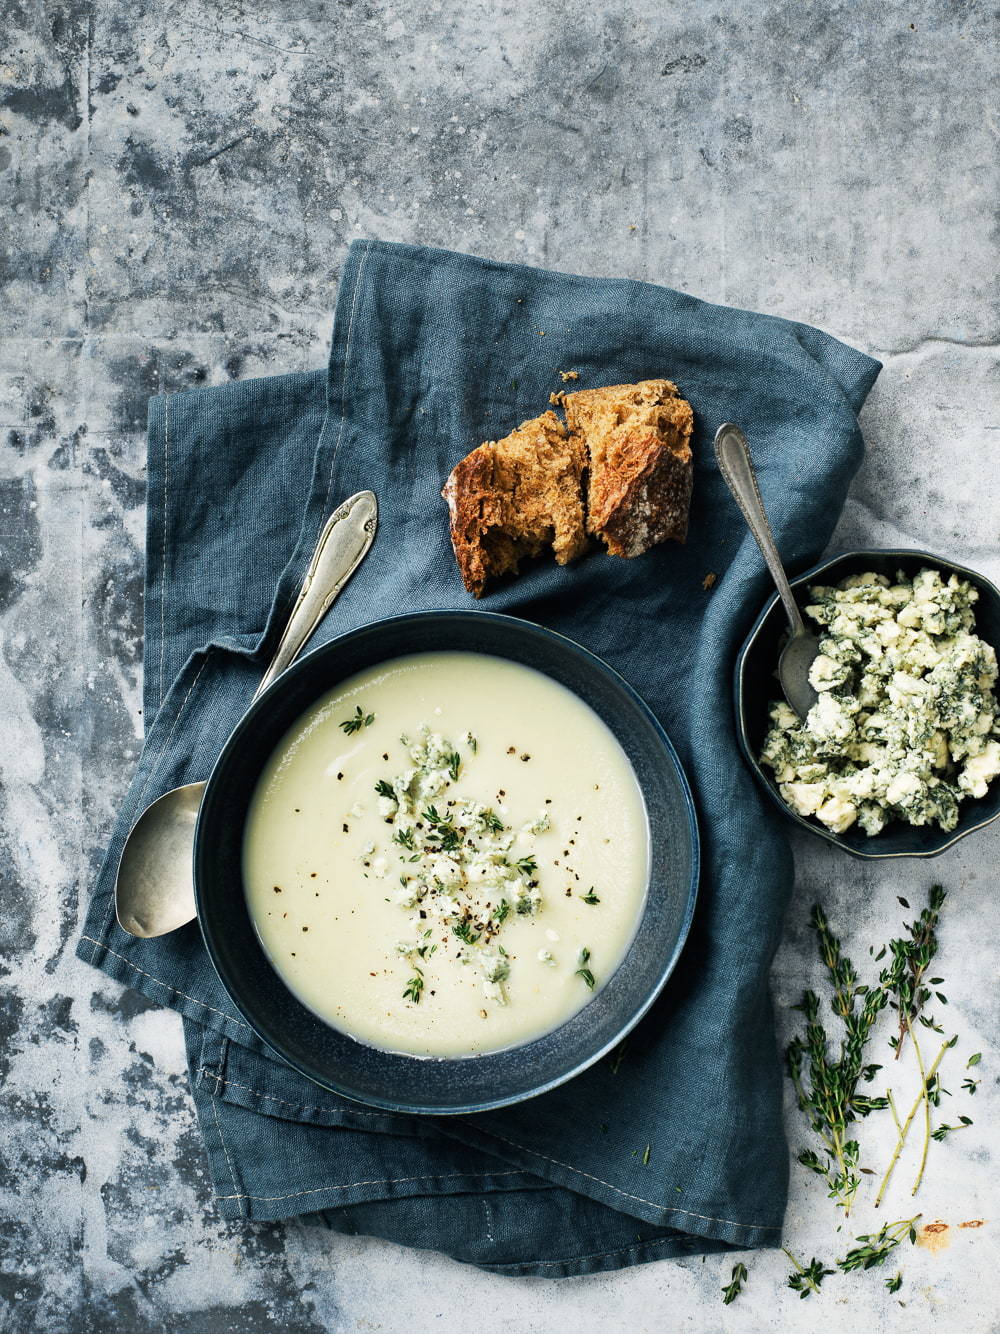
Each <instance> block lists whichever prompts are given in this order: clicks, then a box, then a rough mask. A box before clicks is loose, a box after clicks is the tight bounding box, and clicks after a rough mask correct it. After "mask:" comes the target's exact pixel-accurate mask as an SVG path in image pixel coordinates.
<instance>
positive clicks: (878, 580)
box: [761, 569, 1000, 835]
mask: <svg viewBox="0 0 1000 1334" xmlns="http://www.w3.org/2000/svg"><path fill="white" fill-rule="evenodd" d="M809 592H810V596H811V598H812V600H813V601H812V605H810V606H808V607H807V608H806V612H807V614H808V615H809V616H810V617H811V618H812V619H813V620H814V621H815V622H816V623H817V624H818V625H819V626H820V627H821V628H822V631H823V633H822V635H821V638H820V644H819V647H820V652H819V655H818V657H817V658H816V659H815V660H814V662H813V665H812V669H811V672H810V681H811V682H812V684H813V686H814V688H815V689H816V690H817V691H818V692H819V699H818V701H817V703H816V704H815V705H814V706H813V708H812V709H811V710H810V711H809V715H808V717H807V718H806V719H805V720H804V721H802V720H800V719H799V718H798V717H797V715H796V714H795V713H794V712H793V711H792V710H791V709H790V708H789V707H788V705H787V704H785V703H784V702H782V701H778V702H776V703H774V704H772V706H771V722H772V727H771V729H770V731H769V732H768V735H767V737H766V739H765V742H764V747H763V750H762V752H761V762H762V763H763V764H765V765H767V766H768V767H770V768H771V769H772V770H773V771H774V776H775V780H776V782H777V784H778V790H779V791H780V792H781V795H782V796H783V797H784V799H785V801H786V802H788V804H789V806H791V807H792V809H793V810H796V811H798V812H799V813H800V814H802V815H812V816H815V817H816V819H818V820H819V821H820V822H821V823H823V824H824V825H826V826H827V828H829V829H832V830H834V831H836V832H837V833H841V832H843V831H844V830H845V829H849V828H850V827H851V825H853V824H854V823H855V822H857V823H858V824H859V825H860V827H861V828H862V829H863V830H864V831H865V833H866V834H869V835H874V834H878V833H879V832H880V831H881V830H882V829H883V828H884V827H885V826H886V824H887V823H888V822H889V821H890V820H901V821H904V822H906V823H908V824H912V825H925V824H937V825H939V826H940V827H941V828H942V829H945V830H950V829H954V827H955V825H956V823H957V822H958V808H959V803H960V802H961V801H963V800H964V799H966V798H967V797H982V796H985V794H986V791H987V787H988V785H989V784H990V783H991V782H992V781H993V780H994V779H995V778H996V777H997V776H998V775H1000V711H998V704H997V697H996V694H995V687H996V681H997V659H996V653H995V651H994V649H993V648H992V647H991V646H990V645H989V644H987V643H985V642H984V641H983V640H982V639H981V638H980V637H979V636H978V635H977V634H976V633H975V615H974V606H975V603H976V600H977V598H978V593H977V591H976V589H975V588H973V587H972V586H971V585H970V584H969V583H968V581H966V580H964V579H960V578H959V577H958V576H957V575H955V574H952V575H950V576H949V577H948V578H947V579H943V578H942V576H941V573H940V572H939V571H938V570H932V569H924V570H921V571H920V572H919V573H918V574H917V575H916V576H915V577H914V578H913V579H912V580H911V579H908V578H906V577H905V576H904V575H903V574H899V575H898V576H897V579H896V581H895V583H893V582H891V581H890V580H889V579H887V578H885V577H884V576H882V575H878V574H872V573H869V574H861V575H856V576H854V577H852V578H849V579H846V580H844V581H843V582H842V583H841V584H840V585H839V586H837V587H836V588H830V587H824V586H817V587H814V588H811V589H810V590H809Z"/></svg>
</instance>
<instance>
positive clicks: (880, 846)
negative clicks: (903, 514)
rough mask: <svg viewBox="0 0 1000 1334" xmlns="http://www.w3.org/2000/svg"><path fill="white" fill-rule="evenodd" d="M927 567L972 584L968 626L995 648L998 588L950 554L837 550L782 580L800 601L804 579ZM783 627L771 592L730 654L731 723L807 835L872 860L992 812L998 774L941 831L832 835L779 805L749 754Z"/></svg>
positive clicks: (944, 841) (771, 691)
mask: <svg viewBox="0 0 1000 1334" xmlns="http://www.w3.org/2000/svg"><path fill="white" fill-rule="evenodd" d="M928 567H929V568H931V569H938V570H943V571H944V572H945V573H947V574H951V573H954V574H957V575H959V576H960V577H961V578H963V579H967V580H968V581H969V583H970V584H972V585H973V586H974V587H975V588H976V589H978V591H979V601H978V602H977V603H976V607H975V611H976V633H977V634H978V635H979V636H980V638H982V639H985V641H986V642H987V644H991V645H992V646H993V648H995V649H1000V589H997V588H996V587H995V586H994V585H993V584H991V583H990V581H989V580H988V579H986V578H984V577H983V576H982V575H981V574H977V573H976V572H975V570H967V569H966V568H965V566H964V565H956V564H955V562H954V561H950V560H945V559H944V558H943V557H941V556H932V555H931V554H930V552H927V551H896V550H888V551H848V552H846V553H845V554H844V555H842V556H833V557H831V558H830V559H829V560H825V561H823V562H822V563H821V564H819V565H814V566H813V568H812V569H811V570H806V572H805V574H800V575H799V576H798V578H796V579H792V580H791V581H790V582H791V585H792V588H793V589H795V590H796V592H797V593H798V591H799V590H801V594H802V595H801V597H800V598H799V605H800V606H802V605H804V604H805V602H806V600H807V594H806V589H807V587H808V585H809V584H816V583H820V584H838V583H840V581H841V580H842V579H846V578H848V577H849V576H850V575H852V574H864V573H866V572H867V571H869V570H871V571H873V572H874V573H875V574H884V575H886V576H887V577H888V578H890V579H895V577H896V572H897V570H902V571H903V572H904V573H905V574H906V575H908V576H910V577H911V578H912V577H913V575H915V574H917V573H918V572H919V571H920V570H922V569H925V568H928ZM786 629H787V622H786V621H785V615H784V611H783V610H782V607H781V604H780V602H779V601H778V596H777V594H775V595H774V597H773V598H771V600H770V602H768V604H767V606H766V607H765V608H764V610H763V611H762V612H761V613H760V615H759V616H758V617H757V620H756V622H755V623H754V626H753V629H752V630H751V631H750V633H749V635H748V636H747V638H746V642H745V643H744V645H743V647H742V649H741V650H740V653H739V657H738V658H737V659H736V673H735V681H734V693H735V704H736V727H737V732H738V735H739V741H740V746H741V747H742V750H743V754H744V755H745V756H746V758H747V761H748V763H749V765H750V767H751V769H753V771H754V773H755V774H756V775H757V777H758V778H759V779H760V781H761V783H762V784H763V786H764V790H765V792H767V794H768V796H769V797H770V798H771V800H772V801H773V802H774V803H775V805H776V806H778V807H780V809H781V810H782V811H784V813H785V815H787V816H788V818H789V819H790V820H794V821H795V823H796V824H797V825H801V827H802V828H803V829H808V830H809V832H810V833H811V834H819V836H820V838H825V839H826V840H827V842H828V843H835V844H836V845H837V847H838V848H843V849H844V851H845V852H849V853H851V855H852V856H854V857H867V858H870V859H875V858H880V857H936V856H937V855H938V854H939V853H941V852H944V850H945V848H950V847H951V845H952V844H953V843H957V842H958V840H959V839H960V838H965V837H966V835H967V834H972V833H974V832H975V831H976V830H977V829H982V828H983V826H984V825H988V824H990V823H991V822H992V821H993V820H995V819H996V818H997V816H1000V780H997V781H995V782H994V783H992V784H991V785H990V787H989V789H988V791H987V793H986V796H985V797H980V798H977V799H975V800H966V801H963V802H962V803H961V804H960V805H959V808H958V811H959V817H958V824H957V826H956V827H955V828H954V829H952V830H951V831H950V832H948V833H946V832H945V831H944V830H943V829H939V828H938V827H937V826H936V825H935V826H929V825H924V826H915V825H907V824H902V823H900V822H899V821H898V820H897V821H893V822H892V823H891V824H888V825H886V827H885V828H884V829H883V830H882V832H881V833H880V834H875V835H873V836H872V837H869V836H868V835H867V834H866V833H865V832H864V830H863V829H859V828H858V827H857V826H852V827H851V828H850V829H847V830H845V832H844V833H842V834H835V833H833V832H832V830H829V829H827V828H826V826H825V825H821V824H820V823H819V821H818V820H814V819H812V818H811V817H810V816H805V815H799V814H798V812H797V811H793V810H792V809H791V807H790V806H787V805H786V804H785V802H784V800H783V799H782V796H781V793H780V792H779V791H778V786H777V784H776V783H775V781H774V777H773V775H772V773H771V771H770V770H769V769H765V768H763V767H762V766H761V765H760V764H759V763H758V759H757V757H758V755H759V754H760V751H761V747H762V746H763V744H764V737H765V736H766V734H767V730H768V725H769V719H768V707H769V705H770V704H771V701H772V700H775V699H780V698H781V687H780V686H779V684H778V677H777V664H778V653H779V652H780V648H781V641H782V637H783V635H784V634H785V631H786Z"/></svg>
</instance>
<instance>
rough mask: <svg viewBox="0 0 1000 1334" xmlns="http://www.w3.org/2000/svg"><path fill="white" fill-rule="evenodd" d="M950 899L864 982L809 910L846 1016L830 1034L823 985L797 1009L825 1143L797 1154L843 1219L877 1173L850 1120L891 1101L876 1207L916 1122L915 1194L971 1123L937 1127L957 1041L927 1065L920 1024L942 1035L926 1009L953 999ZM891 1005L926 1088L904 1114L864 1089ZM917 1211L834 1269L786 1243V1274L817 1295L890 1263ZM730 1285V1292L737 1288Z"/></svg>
mask: <svg viewBox="0 0 1000 1334" xmlns="http://www.w3.org/2000/svg"><path fill="white" fill-rule="evenodd" d="M945 899H946V894H945V891H944V890H943V889H942V888H941V886H940V885H935V886H933V887H932V888H931V890H930V891H929V894H928V900H927V906H926V907H925V908H924V909H923V910H922V911H921V912H920V914H919V915H918V917H917V918H916V920H915V921H914V922H912V923H909V922H908V923H905V924H904V927H903V931H902V933H901V934H900V936H899V937H898V938H897V939H894V940H890V941H889V943H888V944H886V945H884V946H882V948H881V949H879V950H878V951H877V952H876V951H875V949H874V947H873V948H872V949H871V950H870V951H869V952H870V954H871V956H872V959H873V960H874V961H875V962H876V963H881V962H882V961H883V960H887V962H886V963H885V965H884V966H883V967H882V970H881V971H880V973H879V974H878V980H877V982H873V983H870V984H869V983H862V982H860V981H859V979H858V972H857V969H856V968H855V967H854V965H853V963H852V962H851V960H850V959H848V958H847V957H846V956H845V954H844V952H843V949H842V946H841V942H840V940H839V939H838V938H837V937H836V936H835V935H834V934H833V932H832V931H831V929H830V926H829V923H828V922H827V920H826V916H825V914H824V913H823V910H822V909H821V908H820V907H818V906H817V907H814V908H813V910H812V913H811V916H810V925H811V926H812V928H813V930H814V932H815V934H816V941H817V945H818V948H819V956H820V959H821V960H822V962H823V965H824V968H825V970H826V975H827V979H828V981H829V984H830V989H831V992H832V994H831V995H830V998H829V1004H830V1008H831V1010H832V1011H833V1013H834V1014H835V1015H836V1016H837V1018H838V1019H839V1021H840V1028H841V1031H840V1032H839V1033H838V1034H834V1035H831V1034H828V1033H827V1030H826V1027H825V1026H824V1023H823V1021H822V1020H821V1017H820V1015H821V1010H822V1008H823V1007H822V1005H821V1001H820V998H819V996H818V995H817V994H816V993H815V992H813V991H806V992H805V994H804V995H803V997H802V1000H801V1001H800V1003H799V1004H798V1005H797V1006H795V1007H794V1008H795V1009H796V1010H799V1011H801V1012H802V1013H803V1014H804V1015H805V1031H804V1032H803V1033H798V1034H796V1035H795V1036H794V1037H793V1038H792V1041H791V1042H790V1043H789V1045H788V1048H787V1051H786V1056H787V1062H788V1074H789V1077H790V1079H791V1081H792V1085H793V1087H794V1089H795V1094H796V1098H797V1101H798V1104H799V1107H800V1109H801V1110H802V1111H803V1113H804V1114H805V1116H806V1118H807V1120H808V1122H809V1124H810V1126H811V1128H812V1129H813V1131H814V1132H815V1134H816V1135H817V1136H818V1138H819V1140H820V1146H819V1148H818V1150H817V1149H814V1148H809V1149H804V1150H803V1151H802V1152H801V1153H800V1154H799V1161H800V1162H801V1163H802V1164H803V1165H804V1166H805V1167H808V1168H809V1169H810V1170H811V1171H813V1172H815V1173H817V1175H819V1176H821V1177H823V1178H824V1180H825V1181H826V1183H827V1186H828V1189H829V1195H830V1198H832V1199H833V1201H834V1203H835V1205H836V1207H837V1208H841V1209H843V1211H844V1215H845V1217H846V1216H847V1215H849V1213H850V1210H851V1206H852V1205H853V1203H854V1200H855V1196H856V1194H857V1191H858V1187H859V1186H860V1184H861V1177H862V1175H870V1176H874V1175H875V1174H874V1173H873V1172H872V1171H871V1169H870V1168H867V1167H862V1166H861V1165H860V1150H859V1145H858V1143H857V1141H856V1140H855V1139H854V1138H852V1137H850V1127H851V1126H852V1125H853V1124H854V1123H855V1122H856V1121H858V1120H861V1119H863V1118H864V1117H867V1116H868V1115H870V1114H871V1113H872V1112H875V1111H881V1110H884V1109H886V1108H888V1110H889V1111H890V1112H891V1114H892V1118H893V1124H894V1125H895V1128H896V1144H895V1147H894V1149H893V1153H892V1156H891V1158H890V1161H889V1164H888V1167H887V1168H886V1171H885V1175H884V1177H883V1178H882V1181H881V1184H880V1186H879V1188H878V1192H877V1195H876V1198H875V1200H874V1204H875V1206H876V1207H878V1206H879V1205H880V1204H881V1202H882V1199H883V1197H884V1195H885V1193H886V1189H887V1187H888V1185H889V1182H890V1180H891V1178H892V1175H893V1171H894V1169H895V1167H896V1165H897V1163H898V1161H899V1158H900V1155H901V1152H902V1150H903V1147H904V1145H905V1144H906V1141H907V1137H908V1134H909V1132H910V1129H911V1127H912V1125H913V1122H914V1121H915V1120H916V1118H917V1116H918V1115H919V1114H920V1113H921V1112H922V1122H923V1130H924V1134H923V1150H922V1153H921V1157H920V1164H919V1168H918V1171H917V1175H916V1180H915V1181H914V1183H913V1187H912V1191H911V1194H914V1195H915V1194H916V1193H917V1190H918V1188H919V1186H920V1184H921V1181H922V1179H923V1175H924V1169H925V1167H926V1163H927V1155H928V1149H929V1146H930V1143H931V1141H941V1140H943V1139H946V1138H947V1137H948V1136H949V1135H950V1134H953V1133H954V1132H955V1131H958V1130H966V1129H968V1128H969V1127H970V1126H971V1125H972V1119H971V1117H968V1116H965V1115H959V1116H958V1117H957V1124H954V1125H953V1124H950V1123H948V1122H944V1123H942V1124H941V1125H939V1126H937V1128H936V1129H932V1128H931V1109H932V1108H936V1107H939V1106H940V1104H941V1098H942V1096H944V1095H947V1094H948V1090H947V1089H945V1088H943V1087H942V1084H941V1076H940V1073H939V1067H940V1066H941V1063H942V1061H943V1060H944V1058H945V1056H946V1054H947V1053H948V1051H950V1050H951V1048H953V1047H954V1046H955V1045H956V1044H957V1042H958V1037H957V1035H955V1036H953V1037H950V1038H949V1037H943V1038H942V1041H941V1044H940V1047H939V1049H938V1051H937V1052H936V1053H935V1055H934V1059H933V1060H932V1061H931V1062H930V1063H929V1064H927V1063H926V1062H925V1060H924V1053H923V1052H922V1050H921V1041H922V1038H921V1037H920V1036H918V1034H919V1033H920V1032H921V1030H929V1031H931V1032H935V1033H940V1034H943V1029H942V1026H941V1025H940V1024H939V1023H937V1022H936V1020H935V1019H934V1018H933V1017H932V1016H931V1015H929V1014H927V1013H926V1007H927V1005H928V1004H929V1003H930V1002H931V999H932V997H933V998H934V999H935V1000H936V1001H937V1002H938V1003H939V1004H940V1005H947V1004H948V999H947V997H946V996H945V995H944V993H943V992H942V991H940V990H938V988H939V987H941V986H942V985H943V979H942V978H940V977H930V976H928V974H929V972H930V970H931V965H932V963H933V961H934V958H935V955H936V954H937V948H938V939H937V929H938V925H939V922H940V917H941V909H942V907H943V905H944V902H945ZM899 902H900V903H901V905H902V906H903V907H904V908H906V909H908V908H909V906H910V905H909V903H908V902H907V900H906V899H904V898H900V900H899ZM887 956H888V957H887ZM883 1010H888V1011H890V1012H893V1013H894V1015H895V1029H896V1031H895V1032H894V1034H893V1035H892V1036H891V1037H890V1038H889V1047H890V1049H891V1050H892V1052H893V1053H894V1057H895V1059H896V1060H898V1059H899V1057H900V1055H901V1053H902V1051H903V1050H904V1047H905V1046H906V1044H907V1040H908V1041H909V1046H910V1048H911V1049H912V1051H913V1059H914V1064H915V1065H916V1067H917V1072H918V1074H919V1086H918V1090H917V1093H916V1096H915V1098H914V1100H913V1103H912V1106H910V1108H909V1110H908V1111H907V1114H906V1116H905V1118H903V1117H901V1115H900V1111H899V1109H898V1108H897V1104H896V1098H895V1096H894V1094H893V1090H892V1089H891V1088H888V1089H886V1092H885V1095H884V1096H883V1095H881V1094H868V1093H866V1092H864V1091H863V1089H862V1087H861V1086H862V1085H863V1084H866V1083H869V1082H870V1081H872V1080H873V1079H874V1078H875V1076H876V1075H877V1074H878V1072H879V1071H880V1070H882V1069H883V1067H882V1066H881V1065H879V1064H877V1063H876V1062H873V1061H871V1060H870V1059H869V1044H870V1041H871V1039H872V1037H873V1035H874V1030H875V1027H876V1023H877V1020H878V1016H879V1015H880V1014H881V1013H882V1011H883ZM981 1060H982V1053H981V1052H974V1053H973V1054H972V1055H971V1056H970V1057H969V1059H968V1060H967V1062H966V1064H965V1069H966V1071H971V1070H975V1067H976V1066H978V1065H979V1063H980V1061H981ZM890 1068H896V1067H895V1066H892V1067H890ZM980 1082H981V1081H980V1079H979V1078H978V1077H977V1076H976V1075H966V1077H965V1079H964V1081H963V1083H962V1090H963V1092H965V1093H968V1094H969V1095H970V1096H972V1095H973V1094H975V1092H976V1089H977V1087H978V1085H979V1083H980ZM919 1218H920V1215H919V1214H917V1215H916V1216H915V1217H913V1218H903V1219H899V1220H897V1221H896V1222H894V1223H884V1224H883V1225H882V1227H881V1228H880V1229H879V1231H878V1232H876V1233H870V1234H869V1233H862V1234H860V1235H858V1236H857V1237H855V1239H854V1240H855V1243H856V1244H855V1245H854V1246H852V1247H851V1248H850V1249H849V1250H848V1251H847V1253H846V1254H845V1255H844V1256H843V1257H842V1258H840V1259H838V1260H836V1261H835V1264H836V1269H830V1268H827V1267H826V1266H825V1264H824V1263H823V1262H821V1261H820V1260H818V1259H816V1258H813V1260H812V1261H811V1262H810V1264H808V1265H804V1264H801V1263H800V1262H799V1261H798V1260H797V1259H796V1258H795V1256H794V1255H792V1253H791V1252H790V1251H787V1250H786V1251H785V1254H786V1255H787V1256H788V1258H789V1259H790V1260H791V1262H792V1264H793V1265H794V1266H795V1269H794V1272H793V1273H792V1274H790V1275H789V1277H788V1286H789V1287H790V1288H792V1289H793V1290H795V1291H797V1292H798V1293H799V1294H800V1295H801V1296H802V1297H808V1296H810V1295H812V1294H814V1293H818V1292H819V1290H820V1286H821V1284H822V1282H823V1280H824V1278H826V1277H828V1276H829V1275H831V1274H834V1273H836V1272H837V1271H840V1272H842V1273H850V1272H852V1271H854V1270H865V1269H873V1268H876V1267H878V1266H881V1265H883V1264H885V1263H886V1261H887V1260H888V1259H889V1257H890V1256H893V1255H894V1254H895V1252H896V1250H897V1248H898V1247H899V1246H900V1245H901V1244H902V1243H903V1242H904V1241H906V1240H907V1239H908V1240H909V1241H910V1242H911V1243H914V1242H915V1241H916V1239H917V1222H918V1220H919ZM838 1230H839V1229H838ZM734 1277H735V1271H734ZM741 1281H742V1280H741ZM902 1283H903V1275H902V1271H901V1270H900V1271H898V1272H897V1273H896V1274H894V1275H892V1276H891V1277H889V1278H887V1279H886V1280H885V1287H886V1290H887V1291H888V1292H890V1293H896V1292H898V1291H899V1290H900V1288H901V1286H902ZM732 1286H733V1285H732V1284H731V1285H730V1287H732ZM738 1290H739V1289H738V1287H737V1291H738ZM722 1291H723V1293H728V1292H729V1288H723V1289H722ZM734 1296H735V1293H734ZM725 1300H726V1301H727V1302H728V1301H731V1300H732V1298H731V1297H728V1296H727V1297H726V1298H725Z"/></svg>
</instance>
